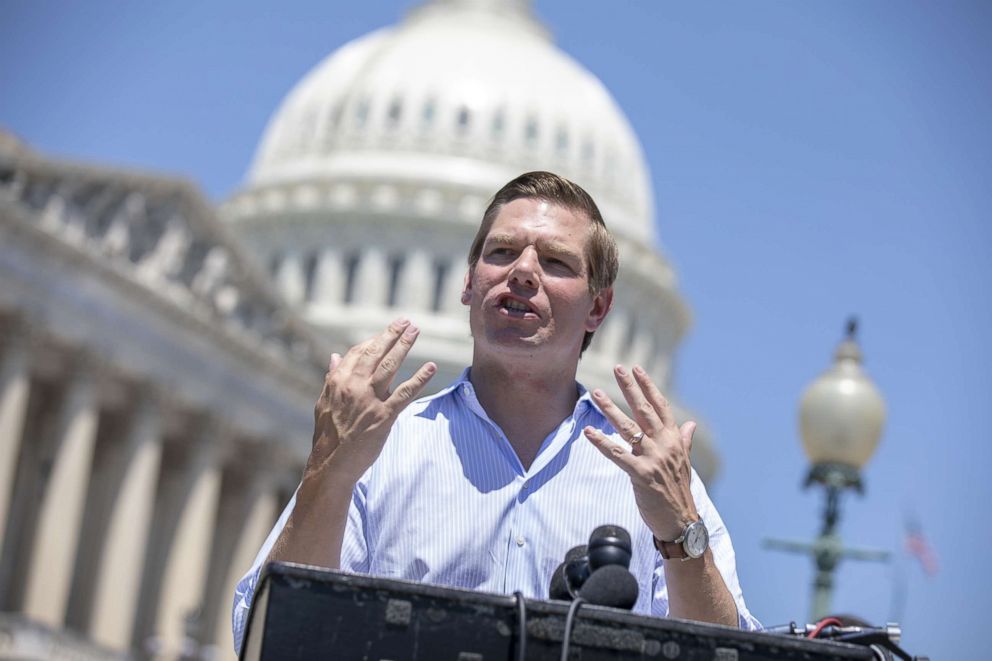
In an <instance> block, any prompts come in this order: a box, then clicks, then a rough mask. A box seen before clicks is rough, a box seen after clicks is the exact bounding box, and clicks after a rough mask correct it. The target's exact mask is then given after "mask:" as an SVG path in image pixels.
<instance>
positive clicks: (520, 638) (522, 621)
mask: <svg viewBox="0 0 992 661" xmlns="http://www.w3.org/2000/svg"><path fill="white" fill-rule="evenodd" d="M513 596H514V597H516V598H517V631H519V632H520V633H519V634H518V635H517V661H525V659H526V658H527V604H526V603H524V593H523V592H521V591H520V590H517V591H516V592H514V593H513Z"/></svg>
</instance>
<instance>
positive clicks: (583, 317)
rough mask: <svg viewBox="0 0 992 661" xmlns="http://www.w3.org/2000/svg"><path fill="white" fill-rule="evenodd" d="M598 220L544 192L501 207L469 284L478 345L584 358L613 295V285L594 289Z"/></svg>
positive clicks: (465, 299) (465, 298)
mask: <svg viewBox="0 0 992 661" xmlns="http://www.w3.org/2000/svg"><path fill="white" fill-rule="evenodd" d="M591 222H592V221H590V220H589V219H588V218H587V217H586V216H585V215H584V214H582V213H576V212H574V211H572V210H570V209H567V208H565V207H561V206H558V205H555V204H553V203H549V202H545V201H543V200H537V199H527V198H523V199H518V200H514V201H512V202H510V203H509V204H507V205H505V206H504V207H503V208H502V209H501V210H500V212H499V214H498V215H497V216H496V219H495V221H494V222H493V225H492V227H491V228H490V230H489V234H488V235H487V236H486V240H485V243H484V244H483V246H482V254H481V255H480V257H479V261H478V263H477V264H476V266H475V268H474V270H470V271H469V272H468V274H467V275H466V276H465V288H464V290H463V291H462V303H464V304H465V305H468V306H469V307H470V312H469V322H470V325H471V328H472V337H473V338H474V339H475V343H476V351H477V352H478V351H484V352H493V351H495V352H499V353H507V354H518V355H534V354H535V353H536V352H537V351H540V352H541V353H542V355H560V357H561V358H562V359H566V358H567V359H570V360H576V361H577V360H578V357H579V350H580V348H581V345H582V338H583V337H584V335H585V333H586V331H594V330H596V329H597V328H598V327H599V325H600V324H601V323H602V322H603V320H604V319H605V318H606V313H607V312H609V309H610V306H611V304H612V301H613V292H612V290H610V289H607V290H604V291H602V292H600V293H599V294H597V295H595V296H593V295H592V294H591V293H590V292H589V272H588V266H587V264H586V258H585V250H586V243H587V241H588V240H589V227H590V223H591ZM573 355H574V357H573Z"/></svg>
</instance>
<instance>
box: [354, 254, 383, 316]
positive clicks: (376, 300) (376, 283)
mask: <svg viewBox="0 0 992 661" xmlns="http://www.w3.org/2000/svg"><path fill="white" fill-rule="evenodd" d="M388 294H389V261H388V260H387V259H386V255H385V253H384V252H383V251H382V250H381V249H380V248H376V247H374V246H372V247H369V248H368V250H366V251H364V252H363V253H362V255H361V258H360V261H359V262H358V268H357V269H355V286H354V291H353V296H352V298H351V304H352V305H353V306H355V307H358V308H366V307H371V308H380V307H383V306H385V305H386V297H387V296H388Z"/></svg>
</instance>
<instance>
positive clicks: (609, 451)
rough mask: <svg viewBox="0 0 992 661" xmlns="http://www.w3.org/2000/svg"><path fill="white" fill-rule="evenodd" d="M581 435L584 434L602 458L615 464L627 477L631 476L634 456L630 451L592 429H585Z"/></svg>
mask: <svg viewBox="0 0 992 661" xmlns="http://www.w3.org/2000/svg"><path fill="white" fill-rule="evenodd" d="M582 433H583V434H585V437H586V438H587V439H589V442H590V443H592V444H593V445H594V446H596V449H597V450H599V451H600V452H601V453H603V456H604V457H606V458H607V459H609V460H610V461H612V462H613V463H615V464H616V465H617V466H619V467H620V468H621V469H622V470H623V471H624V472H625V473H627V474H628V475H633V471H634V464H633V458H634V455H633V454H632V452H631V451H630V450H628V449H627V448H625V447H624V446H623V445H621V444H620V443H617V442H616V441H615V440H613V439H612V438H610V437H609V436H607V435H606V434H604V433H603V432H601V431H599V430H598V429H595V428H594V427H586V428H585V429H583V430H582Z"/></svg>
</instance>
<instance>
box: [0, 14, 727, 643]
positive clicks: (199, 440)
mask: <svg viewBox="0 0 992 661" xmlns="http://www.w3.org/2000/svg"><path fill="white" fill-rule="evenodd" d="M329 46H330V45H329ZM538 169H541V170H550V171H553V172H556V173H559V174H561V175H564V176H565V177H568V178H569V179H572V180H573V181H575V182H577V183H579V184H580V185H582V186H583V187H584V188H586V190H588V191H589V192H590V194H591V195H592V196H593V198H594V199H595V200H596V201H597V203H598V204H599V206H600V209H601V210H602V212H603V216H604V218H605V219H606V222H607V224H608V226H609V227H610V229H611V230H612V231H613V232H614V234H615V235H616V237H617V242H618V245H619V248H620V254H621V269H620V276H619V279H618V281H617V284H616V297H615V307H614V310H613V312H612V313H611V314H610V316H609V318H608V319H607V321H606V324H605V325H604V327H603V328H602V329H601V330H600V331H599V332H598V333H597V334H596V337H595V339H594V341H593V343H592V346H591V347H590V349H589V350H588V351H587V352H586V353H585V355H584V357H583V358H582V361H581V362H580V365H579V379H580V380H581V381H582V382H583V383H586V384H590V385H595V386H598V387H602V388H604V389H605V390H607V391H608V392H609V393H610V394H611V396H613V397H614V398H615V399H618V400H621V399H622V397H621V396H620V394H619V392H618V390H617V388H616V386H615V382H614V379H613V376H612V367H613V366H614V365H615V364H616V363H618V362H623V363H625V364H632V363H638V364H641V365H643V366H644V367H645V369H647V370H648V372H649V373H650V374H651V376H652V377H653V378H654V379H655V381H656V383H658V384H659V385H661V386H662V387H663V389H664V390H665V391H666V392H667V393H669V394H670V395H671V396H672V398H673V400H674V401H675V403H676V404H677V403H678V396H677V391H676V384H675V383H674V382H673V374H674V369H673V368H674V359H675V354H676V350H677V348H678V345H679V342H680V341H681V339H682V338H683V337H684V335H685V333H686V332H687V330H688V327H689V323H690V314H689V310H688V307H687V305H686V303H685V302H684V301H683V299H682V298H681V296H680V295H679V293H678V290H677V286H676V278H675V274H674V272H673V269H672V267H671V265H670V264H669V262H668V261H667V260H666V258H665V257H664V255H663V254H662V253H661V252H660V251H659V245H660V240H659V237H658V235H657V230H656V224H655V217H654V200H653V191H652V188H651V183H650V182H651V178H650V174H649V171H648V167H647V163H646V160H645V157H644V154H643V153H642V150H641V146H640V144H639V142H638V139H637V136H636V135H635V134H634V132H633V130H632V129H631V126H630V124H629V122H628V121H627V119H626V117H625V116H624V114H623V111H622V110H621V109H620V108H619V106H618V105H617V103H616V101H615V100H614V99H613V98H612V96H611V95H610V93H609V91H608V90H607V89H606V87H605V86H604V85H603V83H602V82H601V81H599V80H598V79H597V78H596V77H595V76H593V75H592V74H591V73H589V72H588V71H587V70H585V69H584V68H583V67H581V66H580V65H579V64H577V63H576V62H575V61H574V60H573V59H571V58H570V57H569V56H568V55H567V54H565V53H564V52H562V51H561V50H559V49H558V48H557V47H556V46H555V45H554V43H553V42H552V40H551V38H550V36H549V33H548V32H547V30H546V29H545V27H544V26H542V25H541V23H540V22H539V21H538V20H537V19H536V17H535V16H534V14H533V12H532V9H531V7H530V3H529V2H527V1H526V0H433V1H429V2H425V3H423V4H422V5H420V6H418V7H417V8H415V9H414V10H412V11H411V12H410V13H409V15H407V16H405V17H403V18H402V20H401V21H400V22H399V23H398V24H397V25H395V26H392V27H388V28H384V29H381V30H378V31H375V32H373V33H371V34H368V35H365V36H362V37H359V38H358V39H355V40H354V41H352V42H350V43H348V44H346V45H344V46H342V47H340V48H338V49H337V50H335V51H334V52H332V53H331V54H330V55H329V56H328V57H327V58H326V59H324V60H323V61H322V62H320V63H318V64H317V65H316V66H315V67H314V68H313V69H312V70H311V71H310V72H309V73H308V74H307V75H306V76H304V78H303V79H302V80H300V81H299V82H298V83H297V84H296V85H295V87H293V89H292V90H291V91H290V93H289V94H288V95H287V97H286V98H285V99H284V101H283V102H282V104H281V105H280V106H279V108H277V109H276V110H275V112H274V114H273V115H272V118H271V120H270V122H269V124H268V126H267V128H266V129H265V131H264V134H263V135H262V136H261V139H260V142H259V145H258V148H257V150H256V153H255V157H254V160H253V162H252V163H251V164H250V165H249V168H248V173H247V176H246V178H245V180H244V183H243V185H242V186H241V187H240V189H239V190H238V191H237V192H236V193H235V194H234V195H233V196H232V197H231V198H230V199H228V200H226V201H225V202H224V203H223V204H221V205H220V206H219V208H218V207H215V206H213V205H211V203H209V202H208V201H207V200H206V199H205V198H204V197H203V196H202V194H201V193H200V192H199V191H198V190H197V189H196V188H195V186H193V185H191V184H190V183H188V182H186V181H184V180H180V179H174V178H170V177H166V176H153V175H147V174H138V173H135V172H131V171H127V170H113V169H107V168H102V167H99V166H95V165H91V164H79V163H70V162H65V161H61V160H56V159H52V158H48V157H46V156H44V155H40V154H38V153H36V152H35V151H33V150H32V149H31V148H30V146H29V145H25V144H23V143H22V142H21V141H19V140H18V139H17V138H16V137H15V136H13V135H11V134H9V133H4V132H0V658H11V657H13V658H21V659H25V658H26V659H113V658H156V659H157V658H161V659H179V658H184V659H208V658H209V659H226V658H233V650H232V643H231V632H230V610H231V602H232V598H233V586H234V584H235V582H236V581H237V579H238V578H240V576H241V574H242V573H243V572H244V571H245V570H246V569H247V568H248V567H249V566H250V565H251V562H252V559H253V557H254V554H255V552H256V551H257V549H258V548H259V546H260V545H261V543H262V540H263V539H264V537H265V535H266V534H267V533H268V531H269V529H270V527H271V525H272V523H273V522H274V520H275V518H276V516H277V514H278V512H279V511H280V510H281V509H282V507H283V506H284V504H285V503H286V501H287V500H288V498H289V496H290V495H291V494H292V492H293V489H294V488H295V486H296V484H297V481H298V480H299V476H300V474H301V471H302V467H303V464H304V462H305V460H306V457H307V455H308V453H309V450H310V443H311V434H312V423H313V403H314V401H315V400H316V397H317V395H318V394H319V391H320V387H321V384H322V380H323V374H324V371H325V369H326V365H327V361H328V359H329V357H330V353H331V352H332V351H339V352H341V351H344V350H346V349H347V348H348V347H349V346H351V345H353V344H355V343H357V342H360V341H363V340H365V339H366V338H368V337H369V336H371V335H373V334H375V333H378V332H379V331H380V330H381V329H382V328H384V327H385V326H386V325H387V324H388V323H389V321H390V320H391V319H394V318H396V317H398V316H401V315H403V316H407V317H408V318H410V319H411V320H413V321H414V322H415V323H416V324H417V325H418V326H419V327H420V328H421V335H420V338H419V340H418V342H417V344H416V345H415V347H414V349H413V351H412V352H411V353H412V356H411V357H410V359H408V363H409V364H410V365H420V364H421V363H422V362H424V361H426V360H433V361H435V362H436V363H437V364H438V367H439V374H438V375H437V376H435V377H434V379H433V380H432V382H431V384H430V385H431V387H432V388H434V389H439V388H441V387H443V386H444V385H445V384H446V383H447V382H448V381H449V380H451V379H453V378H454V377H456V376H457V375H458V374H459V373H460V372H461V370H462V369H463V368H464V367H465V366H466V365H467V364H468V363H469V361H470V359H471V337H470V335H469V330H468V315H467V311H466V309H465V308H464V307H463V306H462V305H461V304H460V302H459V293H460V291H461V288H462V284H463V279H464V276H465V272H466V268H467V264H466V255H467V252H468V246H469V244H470V242H471V239H472V237H473V236H474V234H475V231H476V229H477V227H478V224H479V222H480V220H481V218H482V213H483V210H484V209H485V207H486V204H487V202H488V199H489V198H490V197H491V196H492V194H493V193H494V192H495V191H496V190H497V189H499V188H500V187H501V186H502V185H503V184H504V183H506V182H507V181H509V180H510V179H512V178H514V177H515V176H517V175H518V174H520V173H522V172H525V171H529V170H538ZM677 411H678V412H679V414H680V416H681V417H683V418H685V417H688V416H689V415H690V414H689V412H688V411H686V410H684V409H682V408H677ZM693 463H694V465H695V467H696V469H697V471H698V472H699V473H700V475H701V476H702V477H703V478H704V480H706V481H711V480H712V479H713V478H714V476H715V475H716V472H717V468H718V457H717V454H716V451H715V449H714V447H713V444H712V441H711V440H710V438H709V437H708V435H707V434H706V430H705V426H703V427H702V428H701V429H700V432H699V433H698V434H697V437H696V441H695V443H694V447H693Z"/></svg>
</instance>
